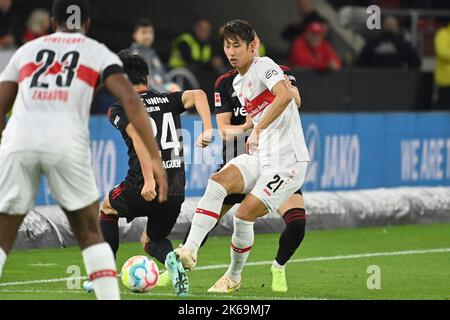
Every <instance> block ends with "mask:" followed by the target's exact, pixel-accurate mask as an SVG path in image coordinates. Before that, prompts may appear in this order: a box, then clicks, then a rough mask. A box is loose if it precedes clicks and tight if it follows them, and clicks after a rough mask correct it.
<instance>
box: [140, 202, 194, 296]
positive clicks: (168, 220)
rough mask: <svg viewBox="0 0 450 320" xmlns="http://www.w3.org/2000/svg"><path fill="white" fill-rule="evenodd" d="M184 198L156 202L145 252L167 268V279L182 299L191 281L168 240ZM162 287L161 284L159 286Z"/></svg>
mask: <svg viewBox="0 0 450 320" xmlns="http://www.w3.org/2000/svg"><path fill="white" fill-rule="evenodd" d="M183 202H184V197H169V199H168V200H167V201H166V202H164V203H159V202H156V201H155V202H154V203H153V204H154V206H153V208H152V209H151V211H150V214H149V215H148V220H147V227H146V237H145V239H146V244H145V245H144V249H145V252H146V253H147V254H148V255H150V256H151V257H154V258H156V259H157V260H158V261H159V262H161V263H163V264H164V265H165V266H166V269H167V273H166V277H167V278H169V279H170V283H171V284H172V285H173V287H174V289H175V292H176V294H177V295H178V296H180V297H185V296H187V295H188V293H189V281H188V277H187V274H186V271H185V269H184V267H183V264H182V262H181V260H180V257H179V256H178V255H176V254H175V252H174V251H173V245H172V242H171V241H170V240H169V239H168V236H169V234H170V232H171V231H172V229H173V226H174V225H175V223H176V221H177V219H178V216H179V215H180V211H181V205H182V203H183ZM159 286H161V284H160V285H159Z"/></svg>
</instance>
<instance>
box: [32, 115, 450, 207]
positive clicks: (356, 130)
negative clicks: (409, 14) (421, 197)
mask: <svg viewBox="0 0 450 320" xmlns="http://www.w3.org/2000/svg"><path fill="white" fill-rule="evenodd" d="M182 124H183V143H184V148H185V149H184V153H185V161H186V178H187V182H186V196H188V197H196V196H202V195H203V192H204V190H205V187H206V184H207V181H208V178H209V176H210V174H211V173H213V172H214V171H216V170H217V167H218V166H219V165H220V164H221V163H222V141H221V139H220V137H219V136H218V134H217V132H216V133H215V135H214V140H213V143H212V144H211V145H210V146H209V147H208V148H205V149H201V148H199V147H194V143H195V140H196V137H197V136H198V135H199V134H200V133H201V132H202V124H201V121H200V118H199V117H198V116H191V115H188V116H184V117H183V118H182ZM302 124H303V131H304V133H305V138H306V143H307V145H308V150H309V153H310V158H311V162H310V165H309V169H308V175H307V178H306V181H305V184H304V186H303V188H302V189H303V190H304V191H306V192H307V191H334V190H357V189H368V188H385V187H386V188H389V187H398V186H450V113H370V114H369V113H359V114H320V115H319V114H306V115H302ZM214 125H215V123H214ZM90 132H91V152H92V165H93V168H94V171H95V173H96V179H97V185H98V188H99V191H100V194H101V195H102V196H103V195H105V194H107V192H108V191H109V190H110V189H111V188H112V187H113V186H114V185H116V184H118V183H119V182H121V181H122V180H123V178H124V177H125V175H126V172H127V168H128V165H127V161H128V158H127V149H126V146H125V143H124V142H123V140H122V137H121V135H120V133H119V132H118V131H117V130H116V129H114V128H113V127H112V126H111V124H110V123H109V122H108V121H107V119H106V117H93V118H91V120H90ZM53 203H54V201H53V200H52V198H51V195H50V191H49V189H48V186H47V184H46V182H45V180H43V181H42V183H41V188H40V192H39V196H38V201H37V204H39V205H45V204H53Z"/></svg>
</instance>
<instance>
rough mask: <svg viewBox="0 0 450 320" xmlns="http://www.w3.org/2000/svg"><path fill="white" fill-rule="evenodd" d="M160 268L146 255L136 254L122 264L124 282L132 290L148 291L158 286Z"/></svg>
mask: <svg viewBox="0 0 450 320" xmlns="http://www.w3.org/2000/svg"><path fill="white" fill-rule="evenodd" d="M158 277H159V270H158V266H157V265H156V263H155V262H154V261H153V260H152V259H149V258H147V257H146V256H134V257H131V258H130V259H128V260H127V262H125V263H124V264H123V266H122V283H123V285H124V286H125V287H126V288H127V289H129V290H130V291H132V292H139V293H142V292H147V291H149V290H151V289H153V288H154V287H156V282H157V281H158Z"/></svg>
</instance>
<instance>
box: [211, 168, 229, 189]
mask: <svg viewBox="0 0 450 320" xmlns="http://www.w3.org/2000/svg"><path fill="white" fill-rule="evenodd" d="M209 180H212V181H214V182H215V183H218V184H220V185H221V186H222V187H224V188H225V187H226V179H225V176H224V175H223V174H221V173H220V172H216V173H213V174H212V175H211V177H210V178H209ZM225 189H226V188H225Z"/></svg>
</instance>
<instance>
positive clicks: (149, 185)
mask: <svg viewBox="0 0 450 320" xmlns="http://www.w3.org/2000/svg"><path fill="white" fill-rule="evenodd" d="M126 132H127V134H128V136H129V137H130V138H131V140H133V147H134V150H135V151H136V155H137V157H138V159H139V163H140V165H141V170H142V176H143V177H144V186H143V187H142V190H141V195H142V197H143V198H144V199H145V200H146V201H152V200H153V199H155V197H156V190H155V188H156V183H155V178H154V175H153V161H152V158H151V157H150V154H149V153H148V152H147V149H146V148H145V144H144V142H143V141H142V139H141V137H140V136H139V134H138V133H137V131H136V129H135V128H134V126H133V125H132V124H129V125H128V126H127V128H126Z"/></svg>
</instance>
